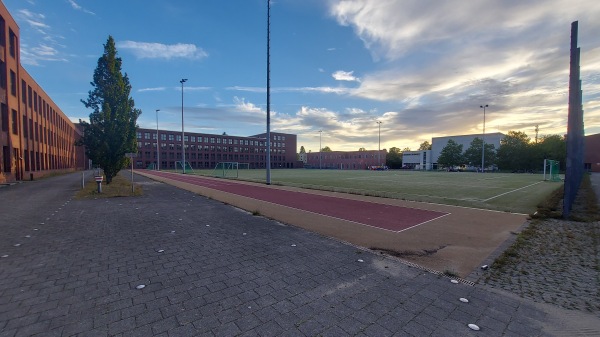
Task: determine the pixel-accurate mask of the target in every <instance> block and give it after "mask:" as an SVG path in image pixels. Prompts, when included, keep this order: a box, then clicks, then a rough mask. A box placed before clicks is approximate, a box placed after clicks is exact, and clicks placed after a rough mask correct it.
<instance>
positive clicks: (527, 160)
mask: <svg viewBox="0 0 600 337" xmlns="http://www.w3.org/2000/svg"><path fill="white" fill-rule="evenodd" d="M531 150H532V146H531V139H530V138H529V136H527V134H526V133H524V132H522V131H509V132H508V134H507V135H506V136H504V138H502V139H501V140H500V148H499V149H498V167H499V168H500V169H502V170H509V171H519V170H529V169H532V168H533V167H532V165H531V164H532V162H533V161H532V160H531V155H532V151H531Z"/></svg>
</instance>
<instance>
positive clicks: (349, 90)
mask: <svg viewBox="0 0 600 337" xmlns="http://www.w3.org/2000/svg"><path fill="white" fill-rule="evenodd" d="M225 89H226V90H234V91H247V92H254V93H266V92H267V88H266V87H244V86H233V87H227V88H225ZM353 90H354V89H352V88H344V87H338V88H334V87H275V88H271V92H275V93H282V92H300V93H324V94H338V95H347V94H351V93H352V91H353Z"/></svg>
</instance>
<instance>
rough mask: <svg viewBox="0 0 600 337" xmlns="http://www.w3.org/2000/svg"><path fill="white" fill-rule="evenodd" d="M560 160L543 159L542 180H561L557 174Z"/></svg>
mask: <svg viewBox="0 0 600 337" xmlns="http://www.w3.org/2000/svg"><path fill="white" fill-rule="evenodd" d="M559 169H560V162H559V161H558V160H552V159H544V181H547V180H549V181H561V179H560V176H559V174H558V173H559Z"/></svg>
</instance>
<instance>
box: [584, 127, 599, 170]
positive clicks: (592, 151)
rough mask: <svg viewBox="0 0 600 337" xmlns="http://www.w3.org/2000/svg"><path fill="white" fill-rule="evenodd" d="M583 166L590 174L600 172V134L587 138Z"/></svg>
mask: <svg viewBox="0 0 600 337" xmlns="http://www.w3.org/2000/svg"><path fill="white" fill-rule="evenodd" d="M584 142H585V147H584V154H583V163H584V164H583V165H584V168H585V170H586V171H588V172H600V133H597V134H595V135H589V136H585V140H584Z"/></svg>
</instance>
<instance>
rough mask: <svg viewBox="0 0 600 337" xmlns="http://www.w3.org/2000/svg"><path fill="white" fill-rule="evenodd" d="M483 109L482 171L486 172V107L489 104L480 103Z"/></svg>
mask: <svg viewBox="0 0 600 337" xmlns="http://www.w3.org/2000/svg"><path fill="white" fill-rule="evenodd" d="M479 107H480V108H481V109H483V134H482V135H481V173H484V167H485V166H484V162H485V108H487V107H488V105H487V104H486V105H480V106H479Z"/></svg>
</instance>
